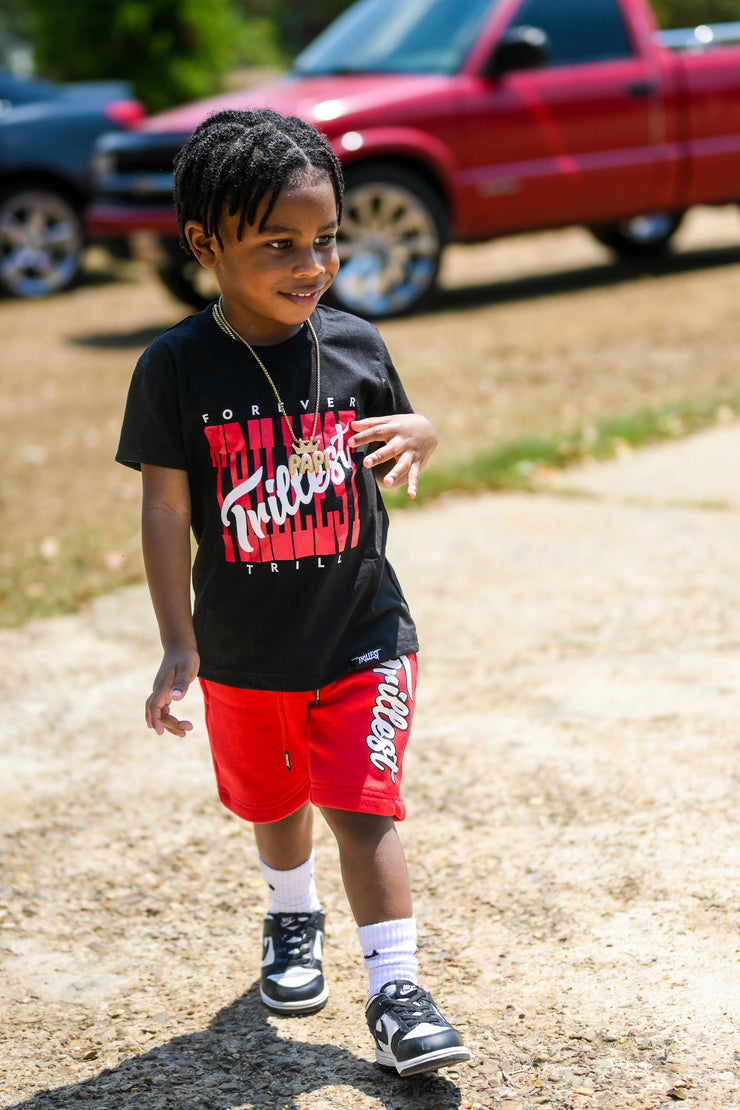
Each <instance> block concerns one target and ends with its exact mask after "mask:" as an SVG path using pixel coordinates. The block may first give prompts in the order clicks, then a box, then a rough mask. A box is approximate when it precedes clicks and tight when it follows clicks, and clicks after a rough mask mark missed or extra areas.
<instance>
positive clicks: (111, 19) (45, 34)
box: [27, 0, 283, 111]
mask: <svg viewBox="0 0 740 1110" xmlns="http://www.w3.org/2000/svg"><path fill="white" fill-rule="evenodd" d="M27 3H28V13H29V18H30V32H31V36H32V41H33V46H34V56H35V60H36V68H37V70H38V72H39V73H41V74H43V75H44V76H46V77H51V78H56V79H57V80H63V81H70V80H85V79H95V78H125V79H127V80H130V81H132V82H133V84H134V88H135V91H136V94H137V96H139V97H140V98H141V99H142V100H143V101H144V103H145V104H146V105H147V107H148V108H149V110H150V111H156V110H158V109H161V108H166V107H169V106H170V105H172V104H177V103H182V102H183V101H185V100H189V99H191V98H196V97H201V96H207V95H210V94H211V93H213V92H215V91H217V90H218V89H220V88H221V87H222V86H223V82H224V79H225V77H226V76H227V74H229V73H230V72H231V71H232V70H233V69H235V68H237V67H240V66H245V65H256V64H259V65H276V64H279V63H280V62H282V61H283V54H282V52H281V50H280V48H279V46H278V42H277V34H276V28H275V25H274V23H273V22H271V21H270V19H269V18H267V17H264V16H255V15H254V14H253V15H251V16H250V15H247V14H245V11H244V6H243V5H242V4H239V3H238V2H237V0H74V2H73V3H65V2H64V0H27Z"/></svg>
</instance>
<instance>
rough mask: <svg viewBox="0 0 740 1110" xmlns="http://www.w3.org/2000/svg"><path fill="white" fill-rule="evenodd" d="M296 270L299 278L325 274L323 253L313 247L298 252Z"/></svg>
mask: <svg viewBox="0 0 740 1110" xmlns="http://www.w3.org/2000/svg"><path fill="white" fill-rule="evenodd" d="M294 269H295V273H296V276H297V277H302V276H315V275H316V274H323V273H324V271H325V270H326V266H325V265H324V260H323V258H322V257H321V253H320V252H319V251H317V250H316V248H315V247H313V246H311V247H307V248H306V249H305V250H303V251H299V252H298V254H297V255H296V260H295V267H294Z"/></svg>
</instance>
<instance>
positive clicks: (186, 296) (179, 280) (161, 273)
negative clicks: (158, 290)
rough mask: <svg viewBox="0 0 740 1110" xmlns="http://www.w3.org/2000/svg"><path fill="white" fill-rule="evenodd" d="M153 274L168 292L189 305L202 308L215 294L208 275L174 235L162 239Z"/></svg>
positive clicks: (216, 293)
mask: <svg viewBox="0 0 740 1110" xmlns="http://www.w3.org/2000/svg"><path fill="white" fill-rule="evenodd" d="M159 246H160V248H161V251H160V254H161V257H160V259H159V261H158V262H157V266H156V269H157V276H158V277H159V280H160V281H161V282H162V284H163V285H164V287H165V289H167V291H168V292H169V293H171V294H172V295H173V297H176V298H177V300H178V301H182V302H183V304H186V305H189V306H190V308H197V309H201V308H205V307H206V305H209V304H210V303H211V301H214V300H215V299H216V298H217V297H218V287H217V285H216V282H215V281H214V280H213V279H212V278H211V275H210V274H209V273H208V272H207V271H206V270H204V269H203V267H202V266H201V265H200V263H199V262H197V261H196V260H195V259H194V258H193V256H192V255H191V254H186V253H185V251H184V250H183V249H182V247H181V246H180V242H179V240H178V239H162V240H160V243H159Z"/></svg>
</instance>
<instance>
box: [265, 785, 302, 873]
mask: <svg viewBox="0 0 740 1110" xmlns="http://www.w3.org/2000/svg"><path fill="white" fill-rule="evenodd" d="M254 839H255V842H256V844H257V851H258V852H259V854H260V859H262V860H264V862H265V863H266V864H267V866H268V867H273V868H274V869H275V870H276V871H289V870H291V868H293V867H298V866H299V865H300V864H302V863H303V862H304V861H305V860H307V859H308V857H309V856H310V855H311V852H312V851H313V807H312V806H311V804H310V803H309V802H306V804H305V805H302V806H301V807H300V809H297V810H296V811H295V813H291V814H290V816H288V817H283V818H282V820H280V821H264V822H258V823H257V824H255V826H254Z"/></svg>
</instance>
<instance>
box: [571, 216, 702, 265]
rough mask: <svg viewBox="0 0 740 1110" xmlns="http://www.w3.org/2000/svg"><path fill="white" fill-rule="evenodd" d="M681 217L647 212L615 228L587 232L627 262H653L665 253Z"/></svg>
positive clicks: (594, 228) (607, 226)
mask: <svg viewBox="0 0 740 1110" xmlns="http://www.w3.org/2000/svg"><path fill="white" fill-rule="evenodd" d="M683 215H684V214H683V212H646V213H644V214H643V215H640V216H631V217H630V218H629V219H626V220H619V222H618V223H615V224H602V225H600V226H598V227H591V228H589V231H590V232H591V234H592V235H593V237H594V238H595V239H596V240H598V242H599V243H603V245H604V246H605V247H609V249H610V250H613V251H614V252H615V254H617V255H619V257H620V258H623V259H625V260H626V261H629V260H634V259H640V258H654V257H656V256H658V255H661V254H663V253H664V252H665V251H666V250H667V248H668V245H669V243H670V241H671V239H672V238H673V236H674V235H675V234H676V232H677V230H678V228H679V227H680V225H681V221H682V219H683Z"/></svg>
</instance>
